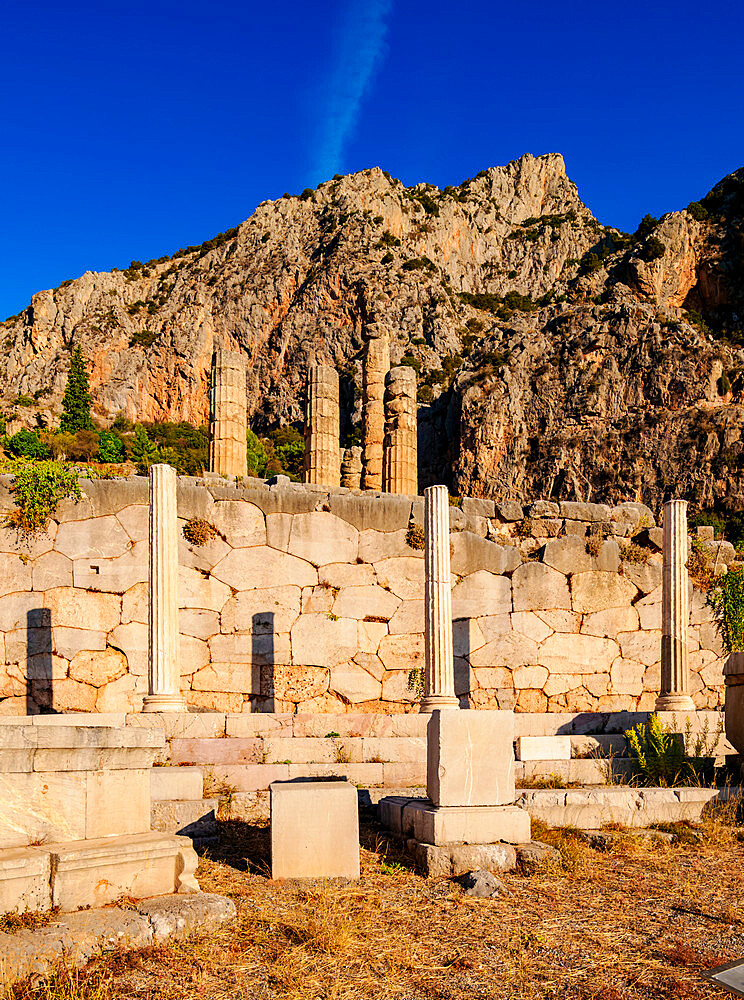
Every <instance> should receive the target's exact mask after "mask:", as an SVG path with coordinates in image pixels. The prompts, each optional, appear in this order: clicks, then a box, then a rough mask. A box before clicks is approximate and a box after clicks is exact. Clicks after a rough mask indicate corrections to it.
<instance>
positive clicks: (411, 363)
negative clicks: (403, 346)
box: [400, 354, 421, 375]
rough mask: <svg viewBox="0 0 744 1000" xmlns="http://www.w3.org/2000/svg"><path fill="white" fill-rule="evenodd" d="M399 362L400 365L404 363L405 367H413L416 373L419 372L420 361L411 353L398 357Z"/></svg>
mask: <svg viewBox="0 0 744 1000" xmlns="http://www.w3.org/2000/svg"><path fill="white" fill-rule="evenodd" d="M400 363H401V365H405V366H406V367H407V368H413V370H414V371H415V372H416V374H417V375H418V374H420V372H421V362H420V361H419V359H418V358H415V357H414V356H413V355H412V354H404V355H403V357H402V358H401V359H400Z"/></svg>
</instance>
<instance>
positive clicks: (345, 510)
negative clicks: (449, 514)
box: [328, 494, 411, 532]
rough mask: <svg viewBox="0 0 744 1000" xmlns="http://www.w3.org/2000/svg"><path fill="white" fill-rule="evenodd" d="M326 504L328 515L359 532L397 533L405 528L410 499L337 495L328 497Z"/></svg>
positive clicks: (409, 510)
mask: <svg viewBox="0 0 744 1000" xmlns="http://www.w3.org/2000/svg"><path fill="white" fill-rule="evenodd" d="M328 505H329V507H330V509H331V514H335V515H336V516H338V517H340V518H342V519H343V520H344V521H348V522H349V524H352V525H353V526H354V527H355V528H357V529H358V530H359V531H369V530H373V531H385V532H388V531H399V530H401V529H403V530H405V529H406V528H407V527H408V521H409V519H410V517H411V497H407V496H396V495H394V494H390V495H388V496H385V495H383V496H376V497H367V496H355V495H353V494H348V495H346V496H339V495H335V494H332V495H331V496H330V498H329V501H328Z"/></svg>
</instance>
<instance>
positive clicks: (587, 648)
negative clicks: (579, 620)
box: [540, 632, 620, 674]
mask: <svg viewBox="0 0 744 1000" xmlns="http://www.w3.org/2000/svg"><path fill="white" fill-rule="evenodd" d="M619 655H620V647H619V646H618V644H617V643H616V642H615V641H614V640H612V639H602V638H600V637H599V636H594V635H575V634H566V633H562V632H555V633H553V635H551V636H548V638H547V639H546V640H545V642H544V643H543V644H542V646H541V647H540V663H541V664H542V665H543V666H545V667H547V668H548V670H549V671H550V673H551V674H553V673H556V674H590V673H593V672H595V671H596V672H600V673H601V672H602V671H605V672H606V671H609V669H610V666H611V665H612V662H613V660H614V659H615V657H617V656H619Z"/></svg>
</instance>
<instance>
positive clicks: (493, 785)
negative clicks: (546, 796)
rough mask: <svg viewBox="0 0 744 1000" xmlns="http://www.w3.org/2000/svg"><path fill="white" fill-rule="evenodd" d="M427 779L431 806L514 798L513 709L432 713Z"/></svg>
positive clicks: (484, 803)
mask: <svg viewBox="0 0 744 1000" xmlns="http://www.w3.org/2000/svg"><path fill="white" fill-rule="evenodd" d="M426 739H427V779H426V787H427V791H428V794H429V798H430V799H431V801H432V802H433V804H434V805H435V806H497V805H505V804H507V803H510V802H513V801H514V794H515V793H514V748H513V743H514V713H513V712H492V711H484V710H480V709H479V710H471V709H461V710H459V711H454V712H453V711H450V710H446V709H445V710H444V711H442V710H436V711H434V712H432V716H431V720H430V722H429V725H428V728H427V736H426Z"/></svg>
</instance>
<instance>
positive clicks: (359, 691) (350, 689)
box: [329, 663, 382, 705]
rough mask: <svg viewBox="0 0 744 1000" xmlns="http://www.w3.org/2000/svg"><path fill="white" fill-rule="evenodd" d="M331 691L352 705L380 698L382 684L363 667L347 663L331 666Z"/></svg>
mask: <svg viewBox="0 0 744 1000" xmlns="http://www.w3.org/2000/svg"><path fill="white" fill-rule="evenodd" d="M329 691H331V692H332V693H334V694H338V695H340V696H341V697H342V698H343V699H344V701H348V702H349V703H350V704H351V705H356V704H358V703H359V702H363V701H376V700H378V699H380V698H381V697H382V684H381V683H380V680H378V679H376V678H375V677H373V676H372V675H371V674H370V673H368V672H367V671H366V670H364V669H363V668H362V667H360V666H357V665H356V664H353V663H346V664H342V665H341V666H338V667H332V668H331V680H330V685H329Z"/></svg>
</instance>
